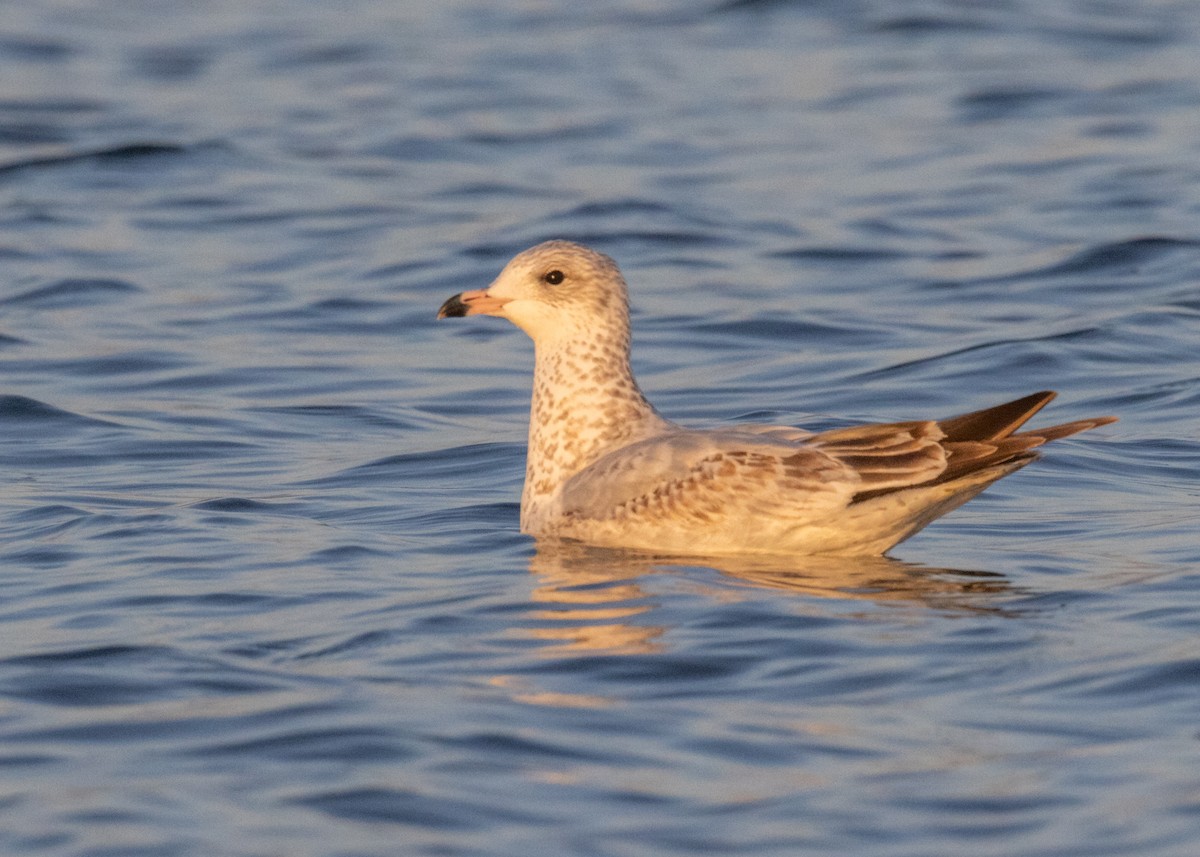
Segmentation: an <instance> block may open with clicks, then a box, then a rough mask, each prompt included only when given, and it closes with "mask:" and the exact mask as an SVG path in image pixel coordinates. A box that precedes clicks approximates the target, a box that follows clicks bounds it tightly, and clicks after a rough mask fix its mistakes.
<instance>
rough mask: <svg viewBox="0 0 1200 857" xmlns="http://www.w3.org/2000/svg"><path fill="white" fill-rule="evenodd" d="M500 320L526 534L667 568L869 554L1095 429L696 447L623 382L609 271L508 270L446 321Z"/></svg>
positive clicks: (978, 422)
mask: <svg viewBox="0 0 1200 857" xmlns="http://www.w3.org/2000/svg"><path fill="white" fill-rule="evenodd" d="M468 315H493V316H499V317H500V318H506V319H508V320H509V321H511V322H512V323H514V324H515V325H517V326H518V327H520V328H521V329H522V330H524V331H525V332H526V333H527V334H529V336H530V337H531V338H532V339H533V342H534V348H535V352H536V359H535V368H534V376H533V402H532V407H531V410H530V418H529V448H528V459H527V463H526V469H525V489H524V492H523V493H522V496H521V531H522V532H525V533H529V534H531V535H534V536H538V537H562V538H568V539H575V540H578V541H582V542H587V543H590V544H594V545H601V546H610V547H625V548H638V549H646V550H652V551H659V552H666V553H677V554H691V555H698V554H706V555H720V554H747V553H773V554H841V555H856V556H866V555H878V554H882V553H884V552H885V551H887V550H888V549H889V548H891V547H892V546H893V545H895V544H897V543H898V542H900V541H902V540H903V539H906V538H908V537H909V536H911V535H913V533H916V532H917V531H918V530H920V529H921V528H922V527H924V526H925V525H926V524H928V523H929V522H930V521H932V520H934V519H935V518H938V517H940V516H941V515H944V514H945V513H947V512H949V511H950V510H952V509H955V508H957V507H958V506H960V505H962V504H963V503H965V502H967V501H968V500H970V499H971V498H972V497H974V496H975V495H976V494H978V493H979V492H980V491H982V490H983V489H984V488H986V487H987V486H988V485H990V484H991V483H993V482H995V481H996V480H997V479H1000V478H1001V477H1003V476H1007V475H1008V474H1009V473H1012V472H1013V471H1015V470H1018V469H1020V468H1021V467H1024V466H1025V465H1026V464H1028V463H1029V462H1031V461H1033V460H1034V459H1035V458H1037V453H1036V452H1034V451H1033V449H1034V448H1035V447H1038V446H1041V445H1042V444H1043V443H1046V442H1047V441H1051V440H1057V439H1058V438H1062V437H1066V436H1068V435H1072V434H1075V433H1076V432H1080V431H1084V430H1086V429H1090V428H1095V427H1096V426H1101V425H1105V424H1107V423H1111V422H1113V421H1114V420H1115V417H1096V418H1093V419H1085V420H1076V421H1075V422H1069V423H1063V424H1062V425H1057V426H1051V427H1049V428H1043V429H1038V430H1034V431H1024V432H1018V431H1017V429H1019V428H1020V427H1021V426H1022V424H1024V423H1025V421H1026V420H1028V419H1029V418H1030V417H1032V416H1033V415H1034V414H1035V413H1037V411H1038V410H1040V409H1041V408H1042V407H1043V406H1044V405H1045V404H1046V403H1047V402H1049V401H1050V400H1051V399H1052V398H1054V395H1055V394H1054V393H1052V392H1042V393H1034V394H1033V395H1031V396H1026V397H1024V398H1022V399H1017V400H1016V401H1014V402H1009V403H1007V404H1003V405H997V406H995V407H992V408H987V409H985V410H982V411H976V412H973V413H969V414H963V415H962V416H957V417H951V418H949V419H942V420H918V421H913V422H899V423H887V424H868V425H858V426H853V427H850V428H838V429H833V430H831V431H824V432H818V433H812V432H808V431H804V430H803V429H798V428H791V427H786V426H771V425H738V426H732V427H729V428H718V429H713V430H706V431H700V430H694V429H687V428H684V427H682V426H679V425H676V424H675V423H673V422H671V421H669V420H667V419H665V418H663V417H662V416H661V415H659V413H658V411H656V410H655V409H654V407H653V406H652V405H651V404H650V403H649V402H648V401H647V400H646V397H645V396H644V395H642V391H641V389H639V387H638V385H637V382H636V381H635V380H634V377H633V371H632V369H631V368H630V365H629V347H630V330H629V298H628V293H627V291H626V286H625V280H624V278H623V277H622V276H621V272H620V271H619V270H618V269H617V265H616V263H615V262H613V260H612V259H610V258H609V257H608V256H605V255H603V254H602V253H597V252H596V251H594V250H591V249H589V248H587V247H583V246H581V245H579V244H574V243H571V242H568V241H547V242H546V243H544V244H539V245H537V246H536V247H533V248H531V249H529V250H526V251H524V252H523V253H520V254H519V255H517V256H516V257H515V258H514V259H513V260H512V261H511V262H509V263H508V265H506V266H505V268H504V270H503V271H501V272H500V276H499V277H497V278H496V280H495V281H494V282H493V283H492V284H491V285H490V286H488V287H487V288H486V289H480V290H477V291H469V292H462V293H460V294H457V295H454V296H453V297H451V298H450V299H448V300H447V301H446V302H445V303H444V304H443V305H442V307H441V309H440V310H439V311H438V318H452V317H459V316H468Z"/></svg>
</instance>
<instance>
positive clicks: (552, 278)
mask: <svg viewBox="0 0 1200 857" xmlns="http://www.w3.org/2000/svg"><path fill="white" fill-rule="evenodd" d="M566 278H567V275H566V274H564V273H563V272H562V271H560V270H558V268H555V269H554V270H553V271H547V272H546V274H545V276H543V277H542V279H543V280H544V281H546V282H547V283H549V284H550V285H552V286H557V285H558V284H559V283H561V282H562V281H563V280H565V279H566Z"/></svg>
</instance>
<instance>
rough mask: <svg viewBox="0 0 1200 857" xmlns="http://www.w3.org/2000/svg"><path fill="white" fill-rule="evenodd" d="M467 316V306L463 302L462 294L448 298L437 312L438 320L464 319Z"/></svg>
mask: <svg viewBox="0 0 1200 857" xmlns="http://www.w3.org/2000/svg"><path fill="white" fill-rule="evenodd" d="M466 314H467V305H466V304H465V303H463V302H462V292H459V293H458V294H457V295H455V296H454V297H452V298H448V299H447V300H446V302H445V303H444V304H442V306H441V308H440V309H439V310H438V312H437V317H438V318H462V317H463V316H464V315H466Z"/></svg>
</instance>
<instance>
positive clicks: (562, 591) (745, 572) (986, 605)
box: [526, 540, 1017, 655]
mask: <svg viewBox="0 0 1200 857" xmlns="http://www.w3.org/2000/svg"><path fill="white" fill-rule="evenodd" d="M696 568H705V569H715V570H717V571H719V572H720V573H721V574H722V575H724V577H725V580H724V582H727V583H729V584H731V585H728V586H719V585H711V584H709V585H708V591H709V594H710V595H711V596H712V597H714V598H717V599H721V600H739V599H741V598H745V597H750V594H749V593H748V592H745V591H739V590H745V589H775V590H784V591H787V592H790V593H794V594H796V595H801V596H805V597H809V598H813V597H815V598H833V599H859V600H865V601H871V602H874V603H876V604H888V603H894V604H898V605H910V606H914V607H920V608H923V609H935V610H939V611H951V612H963V613H994V614H999V615H1004V614H1006V613H1010V612H1012V611H1011V610H1010V609H1006V608H1005V607H1003V606H1001V604H1000V601H1001V598H1000V596H1005V595H1008V596H1012V595H1014V594H1017V593H1016V592H1015V590H1014V589H1013V588H1012V586H1011V584H1010V583H1009V582H1008V580H1007V578H1005V577H1004V576H1003V575H1001V574H997V573H995V572H988V571H963V570H954V569H946V568H931V567H929V566H923V565H917V564H914V563H908V562H902V561H900V560H894V559H890V558H888V557H853V558H851V557H832V556H831V557H771V556H745V557H719V558H718V557H713V558H697V557H686V558H683V557H672V556H668V555H662V556H659V555H653V554H646V553H640V552H632V551H624V550H612V549H606V548H597V547H591V546H587V545H583V544H580V543H576V542H565V541H558V540H540V541H539V542H538V545H537V551H536V552H535V554H534V555H533V557H531V559H530V562H529V569H530V571H531V572H533V574H534V575H536V576H537V578H538V583H537V586H536V588H535V589H534V591H533V595H532V597H533V600H534V601H535V602H536V604H537V607H536V608H535V609H534V610H533V611H532V613H531V615H532V618H533V619H534V620H535V624H534V627H531V628H527V629H526V631H527V633H528V634H529V635H530V636H532V637H533V638H535V639H538V640H544V641H546V642H548V643H550V644H551V645H550V646H548V647H547V649H545V650H544V653H545V654H549V655H561V654H566V653H570V652H574V653H576V654H579V653H583V652H588V653H593V654H601V653H603V654H644V653H652V652H658V651H662V650H663V649H664V648H665V644H664V642H663V637H664V634H665V632H666V630H667V629H666V627H664V626H663V625H660V624H655V622H654V613H655V611H656V605H655V598H656V596H655V595H653V594H652V593H650V592H647V591H646V590H645V589H644V588H643V585H642V582H643V581H644V579H645V578H646V577H647V576H649V575H656V574H672V573H675V574H679V573H681V572H683V571H686V570H687V569H696ZM689 583H690V585H691V586H692V587H693V588H696V587H704V586H705V584H704V583H702V582H700V581H699V580H697V579H696V578H694V577H693V578H691V579H689Z"/></svg>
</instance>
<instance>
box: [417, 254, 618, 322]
mask: <svg viewBox="0 0 1200 857" xmlns="http://www.w3.org/2000/svg"><path fill="white" fill-rule="evenodd" d="M467 315H494V316H497V317H499V318H506V319H508V320H509V321H511V322H512V323H513V324H515V325H516V326H517V327H519V328H521V329H522V330H524V331H525V332H526V333H527V334H529V336H530V337H531V338H532V339H533V340H534V341H535V342H543V341H550V340H553V339H558V338H561V337H576V336H580V335H588V336H591V335H594V334H595V333H596V332H598V330H600V329H604V328H614V327H615V328H616V329H617V330H619V331H621V332H622V333H627V331H628V327H629V298H628V293H627V291H626V288H625V280H624V279H623V278H622V277H621V272H620V271H619V270H618V269H617V264H616V262H614V261H613V260H612V259H610V258H609V257H608V256H605V255H604V254H603V253H597V252H596V251H595V250H591V249H589V248H587V247H584V246H583V245H582V244H574V243H572V242H570V241H547V242H545V243H543V244H538V245H537V246H536V247H531V248H529V249H528V250H525V251H524V252H522V253H518V254H517V255H516V256H515V257H513V259H512V261H511V262H509V263H508V264H507V265H505V266H504V270H503V271H501V272H500V276H498V277H496V279H495V280H494V281H493V282H492V284H491V285H490V286H488V287H487V288H486V289H478V290H476V291H470V292H461V293H459V294H457V295H454V296H453V297H451V298H450V299H448V300H447V301H446V302H445V303H444V304H442V307H441V309H439V310H438V318H458V317H461V316H467Z"/></svg>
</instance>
